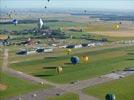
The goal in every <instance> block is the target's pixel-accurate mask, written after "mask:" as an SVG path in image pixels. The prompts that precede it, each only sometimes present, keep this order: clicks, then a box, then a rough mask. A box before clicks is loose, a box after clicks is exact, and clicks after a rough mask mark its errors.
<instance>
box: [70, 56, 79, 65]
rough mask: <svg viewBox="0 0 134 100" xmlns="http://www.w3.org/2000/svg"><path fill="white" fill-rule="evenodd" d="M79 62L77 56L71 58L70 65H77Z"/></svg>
mask: <svg viewBox="0 0 134 100" xmlns="http://www.w3.org/2000/svg"><path fill="white" fill-rule="evenodd" d="M79 61H80V59H79V57H77V56H73V57H71V62H72V64H77V63H79Z"/></svg>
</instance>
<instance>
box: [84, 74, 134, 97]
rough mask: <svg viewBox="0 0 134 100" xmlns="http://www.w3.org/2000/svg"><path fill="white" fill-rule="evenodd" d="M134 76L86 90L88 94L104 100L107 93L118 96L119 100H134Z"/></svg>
mask: <svg viewBox="0 0 134 100" xmlns="http://www.w3.org/2000/svg"><path fill="white" fill-rule="evenodd" d="M133 89H134V75H133V76H128V77H126V78H123V79H120V80H114V81H111V82H108V83H104V84H100V85H96V86H93V87H89V88H86V89H84V90H83V91H84V92H85V93H86V94H89V95H93V96H96V97H98V98H100V100H104V98H105V95H106V94H107V93H109V92H110V93H113V94H115V95H116V98H117V100H133V98H134V95H133V94H134V90H133Z"/></svg>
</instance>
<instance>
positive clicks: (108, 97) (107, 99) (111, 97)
mask: <svg viewBox="0 0 134 100" xmlns="http://www.w3.org/2000/svg"><path fill="white" fill-rule="evenodd" d="M105 100H115V95H113V94H111V93H110V94H106V96H105Z"/></svg>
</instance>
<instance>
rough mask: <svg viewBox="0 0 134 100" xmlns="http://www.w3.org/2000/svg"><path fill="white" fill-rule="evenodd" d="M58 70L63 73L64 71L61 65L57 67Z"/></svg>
mask: <svg viewBox="0 0 134 100" xmlns="http://www.w3.org/2000/svg"><path fill="white" fill-rule="evenodd" d="M56 70H57V72H58V74H60V73H62V72H63V68H62V67H61V66H59V67H57V69H56Z"/></svg>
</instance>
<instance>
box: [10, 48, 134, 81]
mask: <svg viewBox="0 0 134 100" xmlns="http://www.w3.org/2000/svg"><path fill="white" fill-rule="evenodd" d="M80 50H82V49H80ZM133 50H134V47H129V48H128V47H121V48H112V49H104V50H97V51H88V52H83V53H82V52H81V53H80V52H79V53H78V51H77V53H73V54H72V55H77V56H79V57H80V58H81V57H82V55H85V54H86V55H88V56H89V62H88V63H86V64H85V63H84V62H82V61H80V63H79V64H77V65H72V64H70V57H71V55H69V56H67V55H65V54H64V53H62V54H61V55H60V52H59V55H58V52H57V53H56V54H55V56H49V57H45V56H44V57H43V55H42V58H40V56H39V59H33V60H29V61H23V62H19V63H12V64H11V65H10V66H11V67H12V68H14V69H15V70H19V71H22V72H25V73H28V74H31V75H34V76H37V77H41V78H44V79H47V80H49V81H53V82H57V83H67V82H71V81H76V80H83V79H87V78H91V77H95V76H99V75H102V74H106V73H110V72H112V71H115V70H121V69H124V68H125V67H130V66H134V62H133V57H134V55H131V54H133ZM63 54H64V55H63ZM56 55H57V56H56ZM32 57H33V58H34V56H32ZM37 58H38V56H37ZM57 66H62V67H63V70H64V73H62V74H60V75H58V74H57V73H56V70H55V68H56V67H57ZM78 73H79V74H78Z"/></svg>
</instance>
